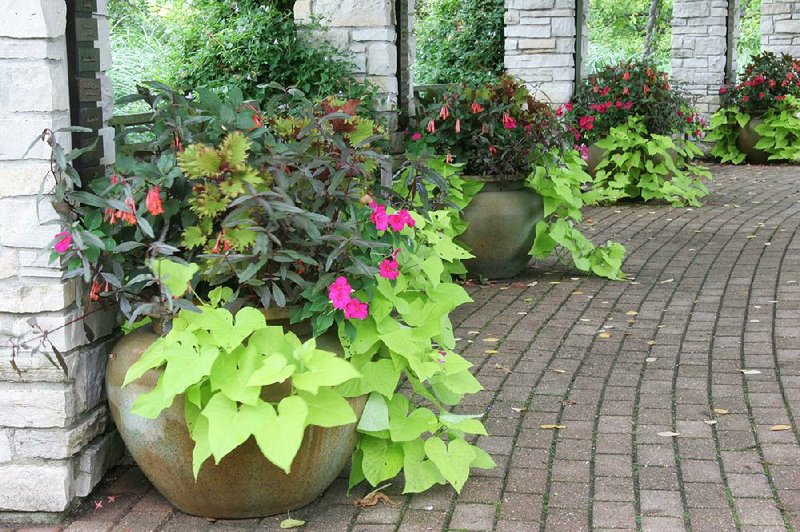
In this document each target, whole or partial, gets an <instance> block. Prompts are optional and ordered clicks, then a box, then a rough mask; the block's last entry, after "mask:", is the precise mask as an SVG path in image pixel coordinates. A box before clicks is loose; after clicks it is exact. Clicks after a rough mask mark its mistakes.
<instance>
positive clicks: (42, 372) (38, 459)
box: [0, 0, 122, 520]
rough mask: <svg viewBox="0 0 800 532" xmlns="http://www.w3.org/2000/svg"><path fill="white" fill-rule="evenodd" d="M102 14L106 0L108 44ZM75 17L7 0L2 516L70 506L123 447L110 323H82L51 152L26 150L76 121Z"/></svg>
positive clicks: (0, 162) (0, 319)
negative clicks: (113, 394)
mask: <svg viewBox="0 0 800 532" xmlns="http://www.w3.org/2000/svg"><path fill="white" fill-rule="evenodd" d="M100 3H101V4H104V2H100ZM104 13H106V11H105V7H104V6H102V5H101V6H100V10H99V13H98V15H97V17H98V18H99V19H100V22H101V24H100V29H101V33H103V32H104V33H105V35H104V36H102V37H101V41H102V40H103V39H104V40H105V42H106V43H107V40H108V25H107V24H106V23H105V21H104V18H105V16H104ZM65 23H66V8H65V2H64V0H5V2H4V4H3V15H2V17H0V72H2V78H3V81H2V83H0V520H11V519H18V518H22V519H25V520H38V519H44V518H46V517H48V516H51V515H52V514H49V513H51V512H55V513H58V512H62V511H64V510H65V509H67V508H69V506H70V505H71V504H72V503H73V501H74V500H75V498H76V497H80V496H84V495H87V494H88V493H89V492H90V490H91V489H92V487H94V485H95V484H96V483H97V482H98V480H99V479H100V477H101V476H102V474H103V473H104V472H105V470H106V469H107V468H108V467H109V466H110V465H113V463H114V462H116V461H117V460H118V458H119V456H120V454H121V449H122V447H121V445H120V444H119V441H118V439H117V437H116V435H115V433H114V432H113V431H111V430H110V428H109V421H108V416H107V407H106V406H105V400H104V399H105V398H104V391H103V375H104V368H105V360H106V350H105V349H106V342H105V341H103V340H102V338H103V337H104V336H105V335H106V334H107V333H108V331H109V330H110V325H111V324H110V323H108V319H107V317H105V316H103V315H102V314H97V315H95V316H94V317H93V318H92V319H90V320H87V321H83V320H80V319H78V318H79V316H80V312H79V311H78V309H77V307H76V301H77V300H79V298H83V297H84V289H83V287H82V286H81V284H80V283H79V282H77V281H76V280H75V279H72V280H64V279H63V273H62V271H61V269H60V267H59V266H58V265H50V264H49V262H48V258H49V257H48V253H42V252H41V249H42V248H43V247H44V246H46V245H47V244H48V242H50V240H51V239H52V238H53V235H54V234H55V233H57V232H58V231H59V230H60V228H59V225H58V223H57V215H56V213H55V212H54V211H53V209H52V208H51V207H50V205H49V203H47V202H46V201H45V202H43V203H42V204H41V205H40V208H39V212H38V215H37V208H36V195H37V193H38V190H39V186H40V183H41V182H42V180H43V178H44V177H45V176H46V175H47V172H48V170H49V168H50V165H49V152H48V150H47V148H46V146H44V145H43V144H40V145H37V146H36V147H34V148H33V149H32V150H31V151H30V152H29V153H28V155H27V156H24V153H25V151H26V149H27V148H28V145H29V144H30V143H31V141H32V140H33V139H34V138H35V137H36V136H37V135H39V134H41V132H42V130H43V129H45V128H50V129H57V128H60V127H64V126H67V125H69V121H70V118H69V116H70V113H69V89H68V65H67V53H66V40H65ZM108 64H109V63H108V58H107V59H106V62H105V64H104V68H106V67H107V65H108ZM108 116H110V113H109V115H108ZM59 140H60V141H61V143H62V144H64V145H66V146H69V137H68V136H63V137H62V138H60V139H59ZM106 153H107V155H108V157H107V161H106V162H111V160H113V149H112V150H111V151H110V152H109V151H108V150H107V151H106ZM36 327H41V328H42V329H45V330H53V329H56V330H55V332H53V333H52V334H51V335H50V336H49V339H50V341H52V343H53V345H55V347H56V348H57V349H58V350H59V351H60V352H61V353H63V354H64V358H65V361H66V365H67V367H68V370H69V371H68V375H65V374H64V372H62V370H61V369H60V368H56V367H54V366H53V365H51V363H50V362H48V360H47V359H46V358H45V357H44V356H43V355H42V352H41V351H42V350H43V349H44V347H43V346H42V345H41V342H39V341H37V340H35V338H34V337H35V329H36ZM25 340H28V342H27V344H25V343H24V341H25ZM20 344H22V345H20ZM15 346H16V348H15ZM12 355H15V363H16V365H17V367H18V371H17V370H15V369H14V368H13V367H12V365H11V357H12Z"/></svg>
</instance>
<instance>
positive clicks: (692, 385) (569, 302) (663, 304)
mask: <svg viewBox="0 0 800 532" xmlns="http://www.w3.org/2000/svg"><path fill="white" fill-rule="evenodd" d="M715 175H716V180H715V182H714V183H713V185H712V194H711V196H710V197H709V198H708V203H707V205H706V206H705V207H703V208H698V209H686V208H683V209H675V208H671V207H668V206H664V205H641V204H626V205H620V206H617V207H610V208H600V209H594V210H592V211H591V212H590V216H591V217H592V218H593V219H591V220H589V221H590V223H589V224H588V225H587V227H589V228H592V229H590V230H594V229H596V234H594V235H593V236H594V237H595V238H596V239H598V240H602V239H605V238H613V239H615V240H618V241H621V242H623V243H624V244H625V245H626V246H627V248H628V252H629V258H628V260H627V263H626V267H625V270H626V271H627V272H628V273H629V274H630V277H631V279H630V280H628V281H626V282H608V281H604V280H601V279H597V278H587V277H584V276H581V275H576V274H575V272H572V271H569V269H568V268H567V267H565V266H561V265H559V264H556V263H552V264H548V265H544V266H541V265H540V266H539V267H537V268H535V269H533V270H531V271H530V272H529V273H528V274H527V275H526V276H525V277H524V278H521V279H519V280H516V281H515V282H509V283H499V284H494V285H491V286H475V287H472V288H471V292H472V295H473V297H474V299H475V304H473V305H470V306H469V307H466V308H465V309H463V311H462V312H460V313H459V314H458V316H456V321H457V322H458V324H459V326H458V331H457V335H458V336H460V337H461V338H462V339H463V340H462V341H461V346H462V350H463V352H464V353H465V354H466V355H467V356H469V358H470V359H471V360H473V361H474V362H475V364H476V370H477V374H478V376H479V378H480V380H481V382H482V383H483V385H484V386H485V387H486V391H484V392H482V393H480V394H477V395H476V396H474V398H473V399H472V401H471V402H470V405H468V406H467V407H466V408H467V409H468V410H471V411H478V410H483V409H486V410H488V415H487V428H488V430H489V432H490V433H491V436H489V437H486V438H482V441H481V444H482V446H483V447H484V448H485V449H486V450H488V451H489V452H491V453H492V454H493V455H494V456H495V459H496V461H497V464H498V467H497V469H495V470H493V471H488V472H477V473H476V474H475V476H474V478H472V479H471V480H470V481H469V482H468V483H467V485H466V486H465V487H464V490H463V491H462V493H461V495H460V496H456V495H455V494H454V493H453V492H452V491H451V490H450V489H445V488H441V489H434V490H432V491H431V492H429V493H425V494H422V495H414V496H403V495H400V494H397V489H395V488H396V486H392V488H390V489H389V491H388V492H389V493H390V494H391V497H392V499H393V500H394V501H395V502H396V505H395V506H390V505H385V504H381V505H378V506H375V507H372V508H365V509H359V508H357V507H355V506H354V505H353V498H352V497H350V498H348V497H347V496H346V494H345V487H346V483H345V480H344V479H340V480H339V481H337V482H336V483H335V484H334V485H333V486H332V487H331V488H330V489H329V490H328V492H327V493H326V494H325V495H324V496H323V497H322V498H321V499H320V500H319V501H317V502H315V503H314V504H312V505H311V506H309V507H307V508H305V509H302V510H299V511H297V512H294V513H293V517H297V518H300V519H305V520H306V521H307V525H306V526H305V529H306V530H358V531H363V532H367V531H372V532H378V531H403V532H405V531H415V530H445V529H449V530H498V531H532V530H547V531H549V530H553V531H578V530H588V529H590V528H592V529H596V530H600V529H612V528H615V529H640V530H683V529H687V530H688V529H693V530H734V529H740V530H779V529H780V530H784V529H792V528H793V529H798V528H800V446H798V441H799V440H798V425H797V423H796V420H795V416H796V415H800V327H798V324H800V237H799V236H798V233H797V231H798V227H799V226H800V205H799V204H798V201H799V200H800V193H799V192H800V170H798V169H797V168H747V167H745V168H726V167H719V168H715ZM491 338H496V339H499V341H495V342H493V341H490V339H491ZM487 351H489V352H490V353H487ZM491 351H496V353H493V354H492V353H491ZM543 424H559V425H563V426H564V427H565V428H563V429H560V430H545V429H541V428H540V425H543ZM779 425H785V427H779ZM775 429H786V430H775ZM669 433H677V435H676V436H672V435H670V434H669ZM116 474H117V475H121V476H120V477H119V478H118V479H117V480H115V481H112V482H109V483H106V484H105V485H104V486H103V487H101V488H100V489H99V490H98V492H97V494H96V495H95V496H94V497H92V499H91V500H90V501H88V507H87V509H86V510H85V512H84V513H83V514H82V515H78V517H76V519H75V520H74V522H73V523H72V524H71V525H69V526H68V528H67V530H70V531H71V530H76V531H77V530H108V529H113V530H145V529H158V530H220V529H234V528H239V529H241V528H261V529H268V530H273V529H277V523H278V522H279V520H280V519H281V518H267V519H264V520H262V521H260V522H259V521H258V520H252V521H245V522H233V521H225V522H222V521H217V522H213V523H212V522H209V521H207V520H205V519H202V518H197V517H191V516H187V515H183V514H181V513H179V512H175V511H173V509H172V508H171V507H170V506H169V505H168V504H167V503H166V502H165V501H164V500H163V499H162V498H161V497H160V496H159V495H158V494H157V493H156V492H155V491H153V490H152V489H151V488H150V487H149V484H148V483H147V481H146V480H145V479H144V478H143V477H142V476H141V473H140V472H139V471H138V469H136V468H130V469H127V470H125V469H118V470H117V471H116ZM397 484H398V486H399V483H397ZM362 494H363V491H361V492H359V493H357V494H355V496H359V495H362ZM109 495H116V496H117V497H118V498H117V499H116V500H115V502H109V501H108V499H106V498H105V497H107V496H109ZM94 500H103V501H104V504H103V507H102V508H101V509H99V510H97V511H95V510H94V504H93V501H94Z"/></svg>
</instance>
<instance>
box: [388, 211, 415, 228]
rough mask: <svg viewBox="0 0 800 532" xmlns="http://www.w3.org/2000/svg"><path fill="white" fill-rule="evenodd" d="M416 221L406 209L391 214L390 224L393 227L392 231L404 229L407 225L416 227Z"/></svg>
mask: <svg viewBox="0 0 800 532" xmlns="http://www.w3.org/2000/svg"><path fill="white" fill-rule="evenodd" d="M415 223H416V222H415V221H414V218H412V217H411V215H410V214H409V213H408V211H407V210H405V209H403V210H401V211H400V212H398V213H395V214H390V215H389V225H390V226H391V227H392V231H402V230H403V228H404V227H405V226H409V227H414V224H415Z"/></svg>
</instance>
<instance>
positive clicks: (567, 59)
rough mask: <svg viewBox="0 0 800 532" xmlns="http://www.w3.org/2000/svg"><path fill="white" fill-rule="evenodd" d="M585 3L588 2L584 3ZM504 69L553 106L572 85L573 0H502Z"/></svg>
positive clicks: (562, 100) (564, 99)
mask: <svg viewBox="0 0 800 532" xmlns="http://www.w3.org/2000/svg"><path fill="white" fill-rule="evenodd" d="M586 3H587V4H588V1H587V2H586ZM505 23H506V24H505V69H506V72H508V73H509V74H511V75H513V76H516V77H518V78H520V79H522V80H523V81H525V82H526V83H528V84H530V85H531V86H533V87H534V88H538V94H537V96H538V97H540V98H542V99H545V100H550V101H551V102H552V103H554V104H561V103H565V102H568V101H569V100H570V98H572V94H573V92H574V86H575V39H576V31H575V0H506V14H505Z"/></svg>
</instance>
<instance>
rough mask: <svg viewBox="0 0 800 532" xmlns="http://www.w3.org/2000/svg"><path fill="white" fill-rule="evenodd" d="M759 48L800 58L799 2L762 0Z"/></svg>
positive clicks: (794, 0)
mask: <svg viewBox="0 0 800 532" xmlns="http://www.w3.org/2000/svg"><path fill="white" fill-rule="evenodd" d="M761 47H762V48H763V49H764V50H769V51H772V52H776V53H786V54H789V55H792V56H794V57H800V2H798V1H796V0H762V2H761Z"/></svg>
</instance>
